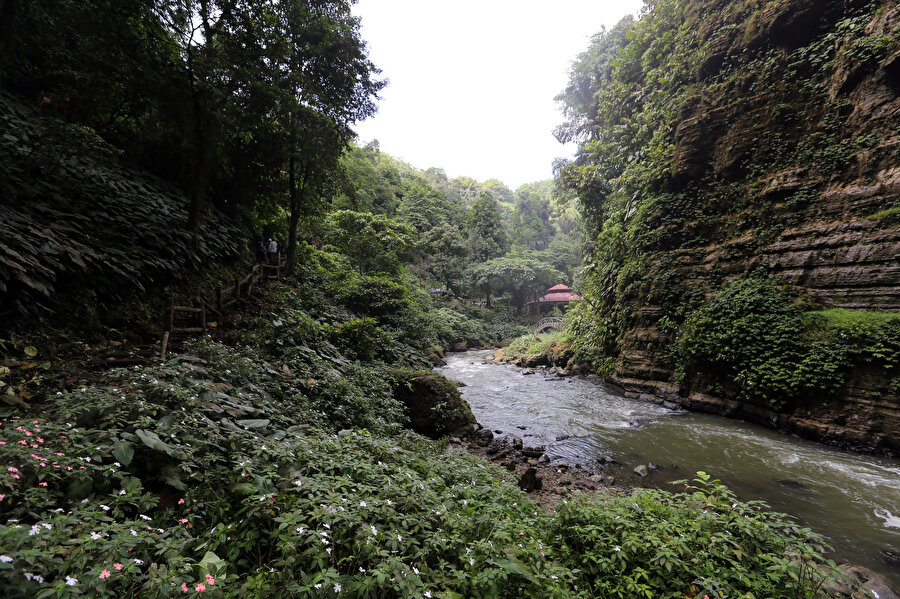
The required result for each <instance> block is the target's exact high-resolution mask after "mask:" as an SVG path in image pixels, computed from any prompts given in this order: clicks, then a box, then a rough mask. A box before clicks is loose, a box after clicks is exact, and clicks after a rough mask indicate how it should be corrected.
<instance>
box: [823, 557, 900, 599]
mask: <svg viewBox="0 0 900 599" xmlns="http://www.w3.org/2000/svg"><path fill="white" fill-rule="evenodd" d="M838 570H840V571H841V572H842V573H843V574H844V575H845V576H846V577H847V579H848V580H846V581H844V580H837V581H833V582H832V583H831V584H829V585H827V586H826V588H825V590H826V591H828V596H829V597H851V598H854V599H855V598H856V597H863V596H870V597H878V599H900V595H897V592H896V591H895V590H894V589H892V588H891V585H890V582H888V579H887V578H885V577H884V576H882V575H881V574H876V573H875V572H873V571H872V570H869V569H868V568H864V567H862V566H850V565H847V564H844V565H841V566H838ZM857 586H861V587H862V588H863V589H865V590H866V591H868V592H869V595H861V594H860V593H859V592H857V590H856V588H854V587H857Z"/></svg>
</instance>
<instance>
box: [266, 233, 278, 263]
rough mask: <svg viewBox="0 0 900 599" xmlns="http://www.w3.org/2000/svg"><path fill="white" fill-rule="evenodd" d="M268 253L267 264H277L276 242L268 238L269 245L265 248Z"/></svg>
mask: <svg viewBox="0 0 900 599" xmlns="http://www.w3.org/2000/svg"><path fill="white" fill-rule="evenodd" d="M266 249H267V250H268V253H269V264H271V265H272V266H278V242H276V241H275V240H274V239H272V238H269V247H268V248H266Z"/></svg>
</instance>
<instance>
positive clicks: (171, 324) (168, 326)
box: [164, 296, 175, 332]
mask: <svg viewBox="0 0 900 599" xmlns="http://www.w3.org/2000/svg"><path fill="white" fill-rule="evenodd" d="M164 326H165V330H166V332H168V331H171V330H172V329H173V328H175V296H170V297H169V299H168V300H166V323H165V325H164Z"/></svg>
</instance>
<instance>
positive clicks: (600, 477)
mask: <svg viewBox="0 0 900 599" xmlns="http://www.w3.org/2000/svg"><path fill="white" fill-rule="evenodd" d="M604 478H605V477H604V476H603V475H602V474H592V475H591V476H590V478H589V479H588V480H590V481H592V482H595V483H601V482H603V479H604Z"/></svg>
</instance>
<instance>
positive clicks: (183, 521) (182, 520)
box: [178, 518, 188, 524]
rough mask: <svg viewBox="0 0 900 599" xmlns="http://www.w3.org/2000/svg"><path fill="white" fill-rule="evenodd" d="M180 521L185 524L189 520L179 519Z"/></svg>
mask: <svg viewBox="0 0 900 599" xmlns="http://www.w3.org/2000/svg"><path fill="white" fill-rule="evenodd" d="M178 521H179V522H181V523H182V524H184V523H185V522H187V521H188V519H187V518H179V519H178Z"/></svg>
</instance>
